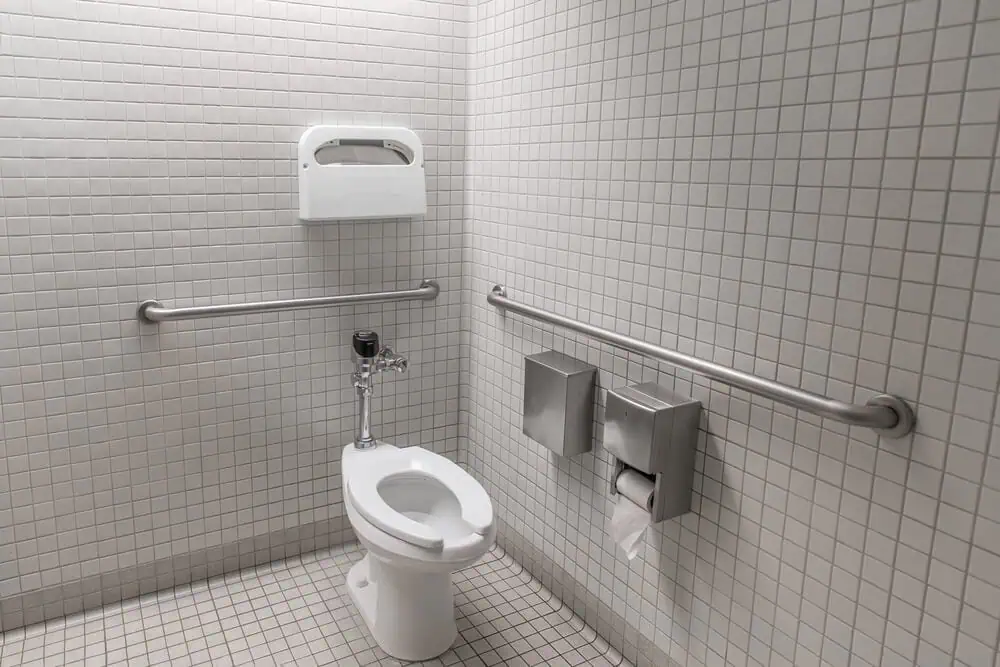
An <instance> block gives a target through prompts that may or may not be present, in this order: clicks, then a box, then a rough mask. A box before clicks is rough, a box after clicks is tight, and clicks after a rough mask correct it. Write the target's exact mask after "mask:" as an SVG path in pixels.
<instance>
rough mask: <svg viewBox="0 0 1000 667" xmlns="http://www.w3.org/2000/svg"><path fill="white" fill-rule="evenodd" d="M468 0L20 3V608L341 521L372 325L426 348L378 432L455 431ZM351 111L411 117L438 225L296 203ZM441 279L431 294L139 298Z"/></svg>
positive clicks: (8, 27)
mask: <svg viewBox="0 0 1000 667" xmlns="http://www.w3.org/2000/svg"><path fill="white" fill-rule="evenodd" d="M467 13H468V8H467V7H466V6H464V3H457V2H451V1H447V0H445V1H430V0H428V1H423V0H393V1H389V0H385V1H379V2H366V1H364V0H337V2H331V1H327V0H313V1H311V2H310V1H308V0H307V1H297V2H291V1H288V2H286V1H279V0H273V1H264V0H169V1H167V0H127V1H126V0H119V1H111V0H100V1H94V0H44V1H40V0H3V2H2V3H0V215H2V222H0V224H2V227H0V383H2V388H0V416H2V420H0V421H2V425H0V429H2V430H0V436H2V438H0V628H3V627H4V626H6V627H8V628H9V627H12V626H15V625H19V624H21V623H24V622H30V621H33V620H38V619H39V618H42V617H43V616H44V617H51V616H53V615H56V616H57V615H60V614H61V613H62V612H64V611H75V610H77V609H79V608H80V607H81V606H82V605H84V604H86V605H88V606H89V605H92V604H94V603H95V602H97V603H99V602H100V601H101V600H102V599H103V600H109V599H114V598H115V597H116V596H119V597H120V596H121V595H130V594H135V593H136V592H138V591H139V590H150V589H151V588H156V587H162V586H164V585H170V584H171V583H173V582H175V581H179V580H183V579H184V578H190V577H191V576H195V577H197V576H198V573H199V572H200V573H201V576H204V574H205V573H206V572H214V571H218V570H219V569H220V567H221V566H222V559H225V561H226V567H231V566H237V565H239V564H240V563H243V564H246V563H247V562H253V560H254V558H255V552H258V551H261V550H263V555H262V556H259V558H268V557H275V556H278V557H280V556H282V555H284V554H285V553H289V552H294V551H297V550H299V549H303V548H304V549H308V548H313V547H315V546H322V544H323V543H324V542H325V543H329V542H336V541H338V540H339V539H342V538H343V536H342V533H341V528H342V526H343V525H344V523H343V520H342V508H341V504H340V503H341V491H340V480H339V468H340V466H339V451H340V447H341V446H342V445H343V444H344V443H345V442H348V441H349V440H350V438H351V431H352V428H353V423H354V422H353V418H354V414H355V398H354V393H353V389H351V387H350V380H349V377H348V374H349V371H350V363H349V347H348V346H349V336H350V333H351V332H352V331H353V330H355V329H357V328H367V327H372V328H375V329H377V330H379V331H380V332H381V334H382V335H383V339H384V340H387V341H390V342H393V343H395V344H396V348H397V350H398V351H400V352H402V353H404V354H407V355H409V357H410V360H411V362H412V363H411V365H410V372H409V374H408V375H406V376H404V377H401V378H395V379H389V380H383V381H381V382H380V387H379V389H378V393H377V398H376V403H375V409H376V411H377V414H376V416H375V422H376V424H377V428H378V431H377V434H381V435H385V436H393V437H397V438H400V439H405V440H406V441H407V442H410V443H424V444H427V445H428V446H433V447H434V448H436V449H438V450H439V451H448V450H451V451H455V450H456V449H457V446H458V440H457V433H458V431H457V422H458V391H459V389H458V371H459V363H458V359H457V353H455V352H453V350H457V349H458V331H459V312H460V293H459V287H460V276H461V253H462V250H461V247H462V227H461V215H462V205H463V201H462V198H463V190H464V186H463V182H462V165H463V162H462V159H463V142H464V128H465V105H464V95H465V65H466V58H465V54H464V49H465V41H466V40H465V38H466V35H465V26H466V23H467V20H466V19H467V16H466V15H467ZM344 121H347V122H356V123H364V124H400V125H404V126H408V127H411V128H413V129H415V130H416V131H417V133H418V134H419V135H420V137H421V139H422V140H423V142H424V143H425V145H426V147H427V167H428V169H427V173H428V186H429V196H430V209H429V213H428V215H427V218H426V219H425V220H423V221H419V222H414V223H394V222H375V223H365V224H341V225H332V226H326V227H323V226H320V227H304V226H302V225H300V224H298V222H297V220H296V214H295V212H296V209H297V203H296V200H295V195H294V193H295V191H296V185H295V182H294V178H293V173H294V172H293V169H294V162H293V159H294V154H295V143H296V141H297V140H298V137H299V135H300V133H301V132H302V130H303V128H305V127H307V126H309V125H310V124H315V123H320V122H344ZM424 277H427V278H436V279H437V280H439V281H440V283H441V286H442V293H441V296H440V297H439V298H438V300H437V301H436V302H435V303H433V304H423V303H415V304H401V305H390V306H384V307H383V306H374V307H354V308H346V309H341V310H327V311H302V312H297V313H294V314H280V315H266V316H259V315H258V316H248V317H235V318H229V319H216V320H201V321H197V322H181V323H170V324H161V325H159V326H158V327H155V326H142V327H140V325H139V324H138V323H137V322H136V319H135V310H136V306H137V304H138V303H139V301H141V300H143V299H148V298H157V299H160V300H162V301H163V302H165V303H166V304H168V305H185V304H208V303H229V302H236V303H238V302H244V301H251V300H261V299H272V298H287V297H293V296H294V297H305V296H320V295H329V294H338V293H350V292H358V291H369V290H371V289H383V288H385V289H394V288H409V287H415V286H416V285H417V284H418V283H419V281H420V279H421V278H424ZM259 558H258V559H259ZM192 571H193V572H195V574H194V575H192V574H191V573H192Z"/></svg>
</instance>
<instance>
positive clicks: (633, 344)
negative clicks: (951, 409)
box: [486, 285, 916, 438]
mask: <svg viewBox="0 0 1000 667" xmlns="http://www.w3.org/2000/svg"><path fill="white" fill-rule="evenodd" d="M486 300H487V301H488V302H489V303H490V304H492V305H494V306H496V307H497V308H499V309H500V310H509V311H512V312H515V313H519V314H521V315H524V316H525V317H529V318H531V319H534V320H539V321H541V322H548V323H549V324H555V325H557V326H561V327H565V328H567V329H572V330H573V331H577V332H579V333H582V334H585V335H587V336H590V337H592V338H597V339H600V340H603V341H604V342H605V343H610V344H611V345H614V346H616V347H620V348H623V349H626V350H630V351H632V352H635V353H637V354H641V355H643V356H646V357H651V358H653V359H659V360H660V361H665V362H667V363H668V364H671V365H673V366H679V367H681V368H686V369H688V370H689V371H693V372H695V373H698V374H699V375H703V376H705V377H707V378H711V379H713V380H718V381H719V382H724V383H726V384H728V385H731V386H733V387H739V388H740V389H744V390H746V391H749V392H750V393H753V394H758V395H760V396H765V397H767V398H770V399H772V400H775V401H778V402H779V403H785V404H786V405H790V406H792V407H793V408H798V409H800V410H805V411H806V412H812V413H814V414H817V415H820V416H822V417H828V418H830V419H834V420H836V421H839V422H843V423H844V424H850V425H852V426H867V427H868V428H872V429H875V430H876V431H878V432H879V433H880V434H881V435H884V436H886V437H888V438H902V437H903V436H905V435H907V434H909V433H910V432H911V431H912V430H913V427H914V426H915V425H916V417H915V416H914V414H913V410H911V409H910V406H909V405H908V404H907V403H906V401H904V400H903V399H901V398H899V397H898V396H893V395H891V394H882V395H879V396H875V397H874V398H872V399H871V400H869V401H868V403H866V404H865V405H857V404H852V403H843V402H841V401H836V400H833V399H832V398H827V397H826V396H821V395H820V394H814V393H812V392H810V391H806V390H804V389H799V388H798V387H790V386H788V385H786V384H781V383H780V382H775V381H773V380H766V379H764V378H760V377H757V376H755V375H750V374H749V373H744V372H742V371H738V370H735V369H733V368H727V367H726V366H720V365H719V364H715V363H712V362H710V361H704V360H702V359H697V358H695V357H690V356H688V355H686V354H681V353H680V352H675V351H673V350H668V349H667V348H665V347H660V346H659V345H653V344H652V343H646V342H644V341H641V340H639V339H637V338H632V337H630V336H625V335H623V334H620V333H617V332H615V331H609V330H608V329H602V328H600V327H595V326H593V325H592V324H587V323H586V322H580V321H579V320H574V319H570V318H568V317H564V316H562V315H556V314H555V313H550V312H548V311H545V310H542V309H540V308H535V307H533V306H526V305H524V304H521V303H517V302H516V301H511V300H510V299H509V298H508V297H507V291H506V289H505V288H504V287H503V285H497V286H495V287H494V288H493V290H492V291H491V292H490V293H489V294H488V295H487V296H486Z"/></svg>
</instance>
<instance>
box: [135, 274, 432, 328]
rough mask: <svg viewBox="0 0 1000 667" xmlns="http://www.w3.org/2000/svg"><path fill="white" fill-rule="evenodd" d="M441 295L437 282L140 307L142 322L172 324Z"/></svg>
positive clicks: (154, 303)
mask: <svg viewBox="0 0 1000 667" xmlns="http://www.w3.org/2000/svg"><path fill="white" fill-rule="evenodd" d="M440 292H441V288H440V287H439V286H438V284H437V282H435V281H433V280H425V281H423V282H422V283H420V287H417V288H415V289H404V290H397V291H394V292H368V293H367V294H345V295H343V296H319V297H313V298H308V299H283V300H280V301H257V302H254V303H236V304H226V305H221V306H188V307H186V308H167V307H166V306H164V305H163V304H162V303H160V302H159V301H154V300H152V299H150V300H149V301H143V302H142V303H140V304H139V312H138V316H139V321H141V322H151V323H156V322H169V321H173V320H200V319H202V318H205V317H217V316H219V315H250V314H252V313H273V312H275V311H279V310H301V309H303V308H320V307H324V306H347V305H351V304H359V303H385V302H387V301H433V300H434V299H436V298H437V295H438V294H439V293H440Z"/></svg>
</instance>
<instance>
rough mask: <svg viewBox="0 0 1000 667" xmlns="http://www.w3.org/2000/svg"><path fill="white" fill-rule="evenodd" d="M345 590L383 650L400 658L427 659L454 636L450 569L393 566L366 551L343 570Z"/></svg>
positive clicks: (456, 629) (444, 648)
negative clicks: (348, 570)
mask: <svg viewBox="0 0 1000 667" xmlns="http://www.w3.org/2000/svg"><path fill="white" fill-rule="evenodd" d="M347 592H348V593H350V595H351V599H352V600H353V601H354V605H355V606H356V607H357V608H358V611H360V612H361V617H362V618H363V619H364V621H365V625H367V626H368V630H369V631H371V633H372V636H373V637H374V638H375V641H376V642H378V645H379V646H380V647H381V648H382V650H383V651H385V652H386V653H388V654H389V655H391V656H392V657H394V658H397V659H400V660H413V661H419V660H430V659H431V658H435V657H437V656H439V655H441V654H442V653H444V652H445V651H447V650H448V649H449V648H450V647H451V645H452V644H453V643H454V641H455V638H456V637H457V636H458V627H457V626H456V625H455V600H454V596H453V593H452V588H451V572H444V573H441V572H418V571H416V570H412V569H404V568H397V567H392V566H391V565H389V564H388V563H385V562H383V561H380V560H379V559H378V558H374V557H373V556H372V555H371V553H368V554H367V555H365V557H364V558H362V559H361V560H360V561H359V562H358V563H357V564H355V565H354V567H352V568H351V570H350V572H348V574H347Z"/></svg>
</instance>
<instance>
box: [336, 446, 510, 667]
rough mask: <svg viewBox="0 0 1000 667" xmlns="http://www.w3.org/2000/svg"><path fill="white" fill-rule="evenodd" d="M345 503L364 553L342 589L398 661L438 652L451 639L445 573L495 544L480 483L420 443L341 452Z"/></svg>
mask: <svg viewBox="0 0 1000 667" xmlns="http://www.w3.org/2000/svg"><path fill="white" fill-rule="evenodd" d="M342 466H343V478H344V506H345V507H346V508H347V517H348V519H349V520H350V522H351V526H352V527H353V528H354V532H355V534H356V535H357V537H358V540H359V541H360V542H361V545H362V546H363V547H364V548H365V549H367V550H368V553H367V554H366V555H365V557H364V558H363V559H362V560H361V561H360V562H358V563H357V564H356V565H354V567H352V568H351V570H350V572H349V573H348V575H347V590H348V592H349V594H350V596H351V599H352V600H353V601H354V604H355V606H357V608H358V610H359V611H360V613H361V617H362V618H363V619H364V621H365V624H366V625H367V626H368V629H369V630H370V631H371V633H372V636H374V638H375V641H376V642H378V644H379V646H381V647H382V650H383V651H385V652H386V653H388V654H389V655H391V656H392V657H394V658H399V659H402V660H428V659H430V658H433V657H436V656H438V655H441V654H442V653H444V652H445V651H447V650H448V648H449V647H450V646H451V645H452V643H453V642H454V641H455V637H456V636H457V635H458V628H457V627H456V625H455V602H454V598H453V594H452V583H451V575H452V573H453V572H456V571H458V570H461V569H462V568H465V567H468V566H469V565H472V564H473V563H475V562H476V561H477V560H479V558H481V557H482V556H483V554H485V553H486V552H487V551H488V550H489V548H490V546H491V545H492V544H493V540H494V539H495V538H496V525H495V523H494V521H493V504H492V503H491V502H490V498H489V496H488V495H487V494H486V491H485V490H484V489H483V487H482V486H481V485H480V484H479V482H477V481H476V480H475V479H473V478H472V476H471V475H469V473H467V472H465V471H464V470H462V469H461V468H459V467H458V466H457V465H455V464H454V463H453V462H451V461H449V460H448V459H446V458H444V457H443V456H440V455H438V454H435V453H434V452H431V451H428V450H426V449H423V448H420V447H406V448H397V447H394V446H392V445H389V444H383V443H380V444H378V445H377V446H375V447H370V448H367V449H357V448H356V447H355V446H354V445H353V444H351V445H348V446H347V447H345V448H344V452H343V460H342Z"/></svg>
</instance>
